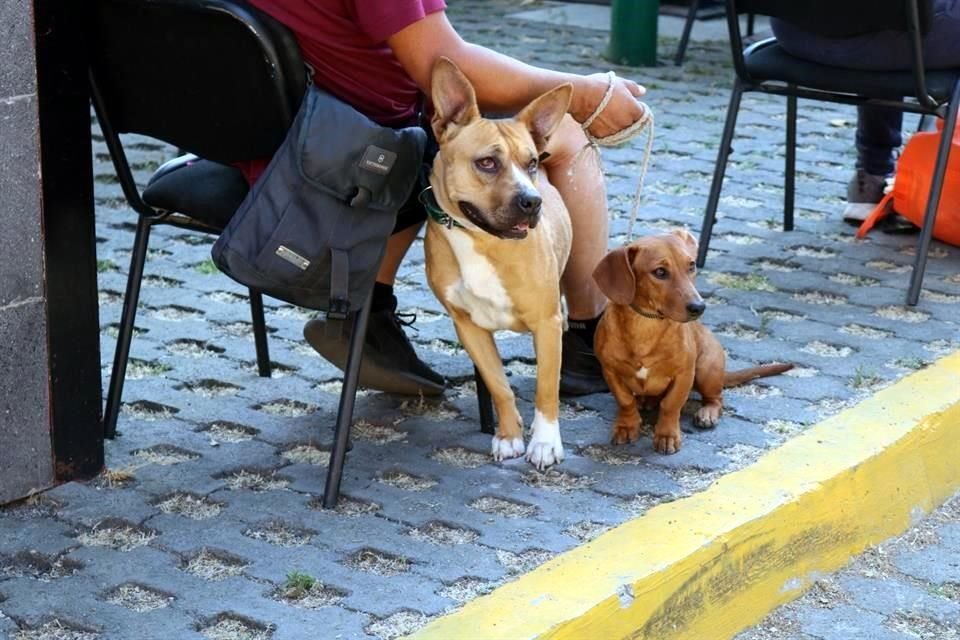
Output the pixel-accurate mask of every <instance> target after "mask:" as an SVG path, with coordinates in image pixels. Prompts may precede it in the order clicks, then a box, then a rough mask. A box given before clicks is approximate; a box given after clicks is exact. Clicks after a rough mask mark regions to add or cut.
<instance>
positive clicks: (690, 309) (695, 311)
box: [687, 300, 707, 319]
mask: <svg viewBox="0 0 960 640" xmlns="http://www.w3.org/2000/svg"><path fill="white" fill-rule="evenodd" d="M706 309H707V305H706V304H704V302H703V301H702V300H701V301H700V302H689V303H687V313H688V314H689V315H690V318H691V319H692V318H699V317H700V316H702V315H703V312H704V311H706Z"/></svg>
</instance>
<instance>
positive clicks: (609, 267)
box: [593, 229, 793, 453]
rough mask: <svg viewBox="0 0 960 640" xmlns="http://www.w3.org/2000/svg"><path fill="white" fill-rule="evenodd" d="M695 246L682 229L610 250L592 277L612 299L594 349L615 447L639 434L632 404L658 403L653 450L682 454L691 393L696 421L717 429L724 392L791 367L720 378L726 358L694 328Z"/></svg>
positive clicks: (698, 302)
mask: <svg viewBox="0 0 960 640" xmlns="http://www.w3.org/2000/svg"><path fill="white" fill-rule="evenodd" d="M696 255H697V241H696V240H695V239H694V237H693V236H692V235H691V234H690V232H689V231H687V230H686V229H678V230H675V231H673V232H671V233H666V234H663V235H658V236H652V237H648V238H642V239H640V240H637V241H636V242H634V243H633V244H631V245H629V246H626V247H623V248H621V249H616V250H614V251H611V252H610V253H609V254H608V255H607V256H606V257H605V258H604V259H603V260H602V261H601V262H600V264H599V265H597V268H596V270H595V271H594V272H593V277H594V279H595V280H596V281H597V284H598V285H599V286H600V289H601V290H602V291H603V292H604V293H605V294H606V295H607V297H608V298H609V299H610V303H611V304H610V305H608V306H607V310H606V311H605V312H604V314H603V318H602V319H601V320H600V325H599V327H598V328H597V336H596V339H595V342H594V347H595V350H596V354H597V358H598V359H599V360H600V364H601V365H603V377H604V378H605V379H606V381H607V384H608V385H610V390H611V391H612V392H613V396H614V398H615V399H616V401H617V405H618V407H619V410H618V412H617V420H616V422H615V423H614V425H613V443H614V444H625V443H628V442H635V441H636V440H637V438H638V437H639V435H640V422H641V418H640V413H639V411H638V409H637V398H638V397H639V398H653V399H659V403H660V413H659V416H658V418H657V424H656V427H655V428H654V431H653V446H654V449H656V450H657V451H659V452H660V453H676V452H677V451H678V450H679V449H680V444H681V440H682V435H681V433H680V411H681V409H682V408H683V405H684V404H685V403H686V402H687V398H688V396H689V395H690V390H691V389H696V390H697V391H698V392H699V393H700V395H701V397H702V398H703V405H702V406H701V407H700V409H699V410H698V411H697V413H696V415H695V416H694V423H695V424H696V425H697V426H700V427H714V426H716V424H717V421H718V420H719V419H720V413H721V411H722V409H723V398H722V394H723V388H724V387H732V386H736V385H738V384H743V383H744V382H747V381H748V380H753V379H754V378H761V377H764V376H772V375H776V374H778V373H783V372H784V371H788V370H790V369H792V368H793V365H791V364H770V365H765V366H760V367H751V368H749V369H743V370H741V371H733V372H728V371H725V366H726V354H725V353H724V351H723V347H722V346H720V343H719V342H718V341H717V339H716V337H714V335H713V334H712V333H711V332H710V330H709V329H707V328H706V327H705V326H703V325H702V324H701V323H700V322H698V318H699V317H700V316H701V315H703V311H704V309H705V308H706V305H705V304H704V303H703V298H701V297H700V294H699V293H698V292H697V289H696V287H695V286H694V284H693V281H694V278H695V277H696V273H697V272H696V265H695V264H694V256H696Z"/></svg>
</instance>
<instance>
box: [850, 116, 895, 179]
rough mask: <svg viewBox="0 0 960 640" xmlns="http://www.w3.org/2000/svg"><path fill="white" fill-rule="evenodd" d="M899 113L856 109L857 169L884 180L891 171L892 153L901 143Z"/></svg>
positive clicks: (892, 166)
mask: <svg viewBox="0 0 960 640" xmlns="http://www.w3.org/2000/svg"><path fill="white" fill-rule="evenodd" d="M902 126H903V113H902V112H900V111H897V110H895V109H881V108H878V107H869V106H860V107H858V108H857V168H859V169H863V170H864V171H866V172H867V173H869V174H871V175H875V176H888V175H890V174H891V173H893V170H894V168H895V163H894V150H895V149H898V148H899V147H900V145H901V144H902V143H903V138H902V136H901V133H900V129H901V127H902Z"/></svg>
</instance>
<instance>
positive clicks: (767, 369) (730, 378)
mask: <svg viewBox="0 0 960 640" xmlns="http://www.w3.org/2000/svg"><path fill="white" fill-rule="evenodd" d="M790 369H793V365H792V364H780V363H777V364H765V365H762V366H759V367H750V368H748V369H740V370H739V371H727V372H725V373H724V374H723V386H724V387H735V386H737V385H740V384H743V383H744V382H749V381H751V380H756V379H757V378H766V377H768V376H775V375H777V374H780V373H783V372H784V371H790Z"/></svg>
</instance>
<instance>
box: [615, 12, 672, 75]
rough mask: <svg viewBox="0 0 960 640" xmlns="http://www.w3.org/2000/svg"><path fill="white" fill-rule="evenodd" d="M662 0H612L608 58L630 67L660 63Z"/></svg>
mask: <svg viewBox="0 0 960 640" xmlns="http://www.w3.org/2000/svg"><path fill="white" fill-rule="evenodd" d="M659 14H660V0H612V2H611V6H610V47H609V49H607V59H608V60H610V61H611V62H613V63H615V64H622V65H626V66H631V67H644V66H645V67H651V66H655V65H656V64H657V17H658V16H659Z"/></svg>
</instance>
